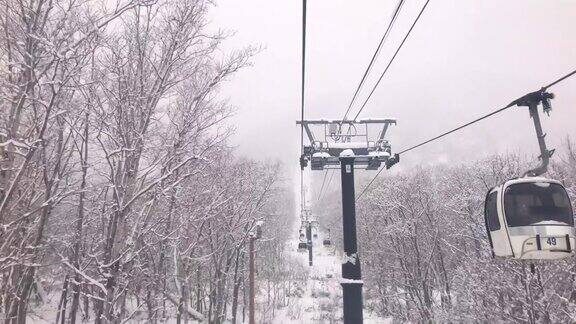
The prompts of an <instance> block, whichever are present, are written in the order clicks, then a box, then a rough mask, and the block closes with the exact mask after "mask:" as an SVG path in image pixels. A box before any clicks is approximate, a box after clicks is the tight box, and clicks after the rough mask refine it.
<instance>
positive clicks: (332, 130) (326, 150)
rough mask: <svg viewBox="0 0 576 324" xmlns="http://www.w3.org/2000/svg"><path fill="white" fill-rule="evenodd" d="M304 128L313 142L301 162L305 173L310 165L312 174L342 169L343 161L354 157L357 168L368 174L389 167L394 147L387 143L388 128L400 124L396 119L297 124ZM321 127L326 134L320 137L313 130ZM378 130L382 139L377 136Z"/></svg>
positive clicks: (325, 120) (314, 121)
mask: <svg viewBox="0 0 576 324" xmlns="http://www.w3.org/2000/svg"><path fill="white" fill-rule="evenodd" d="M296 124H298V125H303V127H304V130H305V131H306V134H307V136H308V139H309V141H310V144H309V145H305V146H304V154H303V155H302V156H301V158H300V166H301V167H302V169H303V168H304V167H306V166H307V165H308V162H310V167H311V169H312V170H324V169H326V168H330V167H335V168H339V165H340V157H354V165H360V166H365V168H366V169H367V170H378V168H380V166H381V165H382V163H385V164H386V165H388V164H389V163H388V161H389V160H391V162H392V161H393V158H391V146H390V143H389V141H388V140H387V139H386V132H387V130H388V127H389V126H390V125H392V124H394V125H395V124H396V119H392V118H385V119H360V120H331V119H315V120H304V121H297V122H296ZM313 126H315V127H317V128H318V127H319V128H321V129H322V133H321V134H320V135H318V131H317V132H316V134H315V133H314V132H313V131H312V129H311V127H313ZM370 126H373V127H372V128H378V130H377V131H378V135H377V136H373V135H374V134H373V133H372V134H371V133H370V131H372V132H374V129H370V128H371V127H370Z"/></svg>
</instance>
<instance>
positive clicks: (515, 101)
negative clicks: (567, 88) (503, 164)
mask: <svg viewBox="0 0 576 324" xmlns="http://www.w3.org/2000/svg"><path fill="white" fill-rule="evenodd" d="M575 74H576V70H574V71H572V72H570V73H568V74H566V75H564V76H563V77H561V78H560V79H558V80H556V81H554V82H552V83H550V84H548V85H546V86H544V87H542V88H541V89H540V90H538V91H536V92H544V91H546V90H547V89H548V88H550V87H553V86H555V85H557V84H558V83H560V82H562V81H564V80H566V79H568V78H569V77H571V76H573V75H575ZM532 94H533V93H530V94H528V95H526V96H530V95H532ZM526 96H523V97H521V98H518V99H516V100H514V101H512V102H511V103H509V104H508V105H506V106H505V107H502V108H500V109H497V110H495V111H493V112H491V113H489V114H486V115H484V116H481V117H478V118H476V119H474V120H473V121H471V122H468V123H466V124H463V125H461V126H458V127H456V128H453V129H451V130H449V131H447V132H444V133H442V134H440V135H438V136H435V137H432V138H430V139H428V140H425V141H423V142H421V143H419V144H416V145H414V146H411V147H409V148H407V149H404V150H402V151H400V152H399V153H398V155H401V154H404V153H406V152H409V151H412V150H414V149H416V148H418V147H421V146H423V145H426V144H428V143H430V142H433V141H435V140H437V139H440V138H442V137H444V136H446V135H449V134H452V133H454V132H456V131H459V130H461V129H463V128H465V127H468V126H470V125H472V124H475V123H477V122H479V121H481V120H484V119H486V118H488V117H491V116H494V115H496V114H498V113H500V112H502V111H504V110H506V109H508V108H510V107H514V106H516V105H517V104H518V103H519V102H521V101H522V100H524V98H525V97H526ZM383 170H384V168H382V169H380V170H379V171H378V173H376V175H375V176H374V178H372V180H370V182H369V183H368V185H367V186H366V187H364V189H363V190H362V192H361V193H360V194H359V195H358V197H357V198H356V201H358V200H359V199H360V198H361V197H362V195H364V193H365V192H366V190H368V188H369V187H370V186H371V185H372V183H374V181H375V180H376V178H377V177H378V175H380V173H381V172H382V171H383Z"/></svg>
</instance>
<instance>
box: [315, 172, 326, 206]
mask: <svg viewBox="0 0 576 324" xmlns="http://www.w3.org/2000/svg"><path fill="white" fill-rule="evenodd" d="M328 171H329V170H326V172H324V179H323V180H322V187H320V191H319V192H318V199H316V201H319V200H320V197H322V191H323V190H324V185H325V184H326V176H327V175H328Z"/></svg>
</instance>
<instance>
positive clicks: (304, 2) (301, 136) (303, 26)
mask: <svg viewBox="0 0 576 324" xmlns="http://www.w3.org/2000/svg"><path fill="white" fill-rule="evenodd" d="M305 76H306V0H302V92H301V110H302V111H301V118H300V120H301V123H300V149H301V156H303V155H304V87H305V79H306V78H305ZM300 195H301V197H300V199H301V202H300V210H301V211H302V210H303V209H304V203H305V194H304V170H302V168H300ZM300 216H301V217H302V215H300Z"/></svg>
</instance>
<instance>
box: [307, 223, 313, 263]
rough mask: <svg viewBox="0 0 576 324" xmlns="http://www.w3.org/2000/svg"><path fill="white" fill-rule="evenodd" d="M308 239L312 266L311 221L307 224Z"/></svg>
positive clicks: (309, 260)
mask: <svg viewBox="0 0 576 324" xmlns="http://www.w3.org/2000/svg"><path fill="white" fill-rule="evenodd" d="M306 239H307V240H308V265H309V266H312V226H310V221H308V225H307V226H306Z"/></svg>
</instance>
